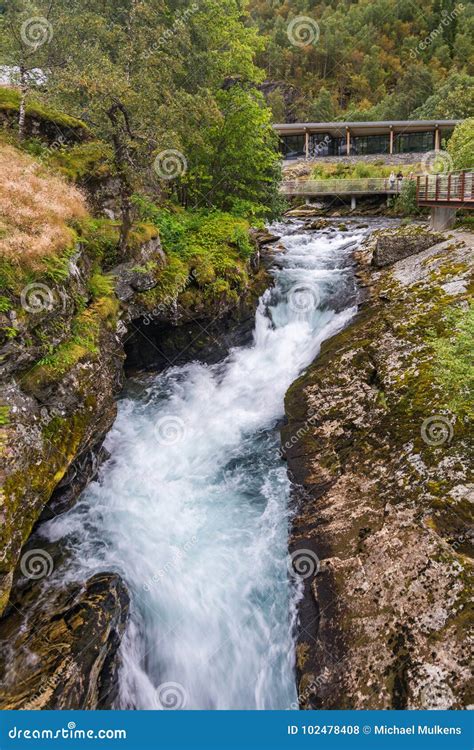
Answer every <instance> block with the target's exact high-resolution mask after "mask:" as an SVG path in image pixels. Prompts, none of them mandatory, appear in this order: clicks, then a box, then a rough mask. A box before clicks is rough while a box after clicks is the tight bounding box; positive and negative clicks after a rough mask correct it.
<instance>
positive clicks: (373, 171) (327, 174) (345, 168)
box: [311, 162, 418, 180]
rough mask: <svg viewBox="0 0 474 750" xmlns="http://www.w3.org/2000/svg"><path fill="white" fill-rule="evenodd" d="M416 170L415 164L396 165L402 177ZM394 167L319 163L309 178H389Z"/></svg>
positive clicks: (367, 164)
mask: <svg viewBox="0 0 474 750" xmlns="http://www.w3.org/2000/svg"><path fill="white" fill-rule="evenodd" d="M417 169H418V165H417V164H402V165H398V164H397V168H396V170H397V172H398V171H401V172H402V174H403V175H409V174H410V172H413V173H415V172H416V171H417ZM393 170H394V167H393V165H390V164H388V165H387V164H380V163H376V162H374V163H368V162H357V163H356V164H344V163H343V162H336V163H334V162H333V163H332V164H325V163H319V164H316V165H315V167H314V168H313V172H312V175H311V178H312V179H313V180H353V179H364V178H367V177H375V178H381V177H389V176H390V173H391V172H393Z"/></svg>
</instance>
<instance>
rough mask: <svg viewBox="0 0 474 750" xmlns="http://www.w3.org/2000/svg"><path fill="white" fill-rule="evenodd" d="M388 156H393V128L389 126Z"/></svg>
mask: <svg viewBox="0 0 474 750" xmlns="http://www.w3.org/2000/svg"><path fill="white" fill-rule="evenodd" d="M390 154H393V127H392V126H390Z"/></svg>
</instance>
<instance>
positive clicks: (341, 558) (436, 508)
mask: <svg viewBox="0 0 474 750" xmlns="http://www.w3.org/2000/svg"><path fill="white" fill-rule="evenodd" d="M404 231H405V230H401V234H400V232H399V238H398V240H397V236H396V235H397V233H396V232H395V233H393V232H389V233H382V234H385V239H386V240H387V239H388V241H386V242H385V254H386V257H385V258H384V259H383V258H382V259H383V260H385V261H387V263H390V264H391V265H387V266H386V267H385V268H383V269H382V270H380V268H377V265H376V263H375V262H374V257H375V261H376V260H377V253H378V254H379V261H380V259H381V255H382V256H383V255H384V249H383V248H384V243H383V242H378V241H377V239H376V238H375V237H373V238H372V240H371V241H369V243H367V244H366V246H365V247H364V248H363V249H362V250H361V251H360V252H359V253H358V254H357V255H358V277H359V282H360V287H361V292H362V299H363V300H365V301H364V302H363V304H362V305H361V307H360V311H359V313H358V315H357V317H356V318H355V320H354V322H352V323H351V324H350V325H349V326H348V327H347V328H346V329H345V330H344V331H343V332H341V333H339V334H337V335H336V336H335V337H334V338H332V339H331V340H330V341H327V342H325V343H324V344H323V346H322V350H321V354H320V356H319V357H318V358H317V359H316V360H315V361H314V362H313V364H312V365H311V366H310V367H309V368H308V370H307V371H306V373H305V374H304V375H303V376H302V377H301V378H300V379H299V380H297V381H296V382H295V383H294V384H293V385H292V386H291V388H290V389H289V391H288V393H287V396H286V414H287V420H288V422H287V425H286V426H285V427H284V428H283V429H282V443H283V446H284V448H285V452H286V456H287V460H288V468H289V473H290V477H291V478H292V480H293V482H294V498H295V503H296V514H295V517H294V520H293V524H292V532H291V542H290V549H291V550H292V551H293V554H297V555H298V556H300V557H301V559H305V557H306V559H309V560H313V564H312V566H311V567H310V570H309V574H308V576H307V577H305V581H304V594H303V599H302V601H301V603H300V608H299V626H298V645H297V673H298V674H297V681H298V693H299V700H300V706H301V708H303V709H311V708H313V709H317V708H322V709H336V708H337V709H341V708H343V709H405V708H424V709H426V708H431V709H436V708H438V709H446V708H450V709H458V708H465V707H466V705H469V704H470V703H472V693H471V689H472V688H471V682H470V680H471V677H470V666H469V652H468V646H467V640H466V638H465V633H466V628H467V623H468V622H469V620H470V615H469V597H468V589H469V579H470V576H471V575H472V551H473V550H472V527H471V526H470V522H471V521H470V519H471V516H470V503H472V500H473V489H474V488H473V485H472V475H470V473H469V472H470V468H469V467H470V466H472V456H473V445H472V433H470V431H469V424H470V423H469V418H468V416H467V415H466V413H465V412H464V413H463V411H462V409H461V410H460V409H459V408H457V402H456V399H453V394H452V385H450V384H449V382H448V384H446V383H444V384H443V381H442V380H439V378H438V377H437V373H436V370H435V369H434V359H435V350H434V348H433V347H434V345H433V339H434V338H436V337H449V336H450V334H452V332H453V331H452V325H453V324H452V322H451V321H452V317H451V316H452V314H453V311H456V310H458V311H461V312H462V311H463V310H464V311H466V310H467V309H468V304H469V300H470V299H472V273H473V242H472V235H471V236H469V235H462V234H460V233H452V234H451V235H450V236H449V237H448V238H447V239H442V238H440V237H432V238H431V241H430V240H428V242H427V241H426V235H424V234H422V235H420V236H421V242H420V243H419V245H418V246H417V245H416V242H415V244H414V245H413V246H412V247H411V249H410V248H409V247H408V245H409V243H408V242H407V239H406V238H404V236H403V234H404ZM387 234H388V235H389V236H388V238H387V237H386V235H387ZM423 237H424V239H423ZM440 239H441V241H440ZM410 242H412V237H411V238H410ZM427 245H428V246H427ZM397 248H398V258H400V260H396V258H397ZM407 248H408V250H407ZM417 250H418V252H417ZM408 253H411V254H410V255H409V257H405V255H408ZM379 265H385V263H380V262H379ZM446 340H449V338H448V339H446ZM471 351H472V340H471ZM448 381H449V378H448ZM466 386H467V383H466V384H465V386H464V387H466ZM453 402H454V403H453ZM314 560H317V565H316V563H314Z"/></svg>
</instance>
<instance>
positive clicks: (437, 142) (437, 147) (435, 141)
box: [434, 127, 441, 151]
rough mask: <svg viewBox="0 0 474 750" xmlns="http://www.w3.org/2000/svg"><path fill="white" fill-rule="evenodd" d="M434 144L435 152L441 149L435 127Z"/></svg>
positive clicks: (437, 129) (437, 130)
mask: <svg viewBox="0 0 474 750" xmlns="http://www.w3.org/2000/svg"><path fill="white" fill-rule="evenodd" d="M434 144H435V146H434V150H435V151H439V150H440V148H441V143H440V137H439V128H438V127H436V129H435V132H434Z"/></svg>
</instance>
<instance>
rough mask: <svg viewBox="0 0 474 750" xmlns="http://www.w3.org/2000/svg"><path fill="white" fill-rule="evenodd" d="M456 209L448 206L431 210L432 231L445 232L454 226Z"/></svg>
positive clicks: (435, 207)
mask: <svg viewBox="0 0 474 750" xmlns="http://www.w3.org/2000/svg"><path fill="white" fill-rule="evenodd" d="M455 219H456V209H455V208H450V207H448V206H433V208H432V209H431V221H430V229H433V230H434V231H435V232H444V231H445V230H446V229H451V228H452V227H453V226H454V222H455Z"/></svg>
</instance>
